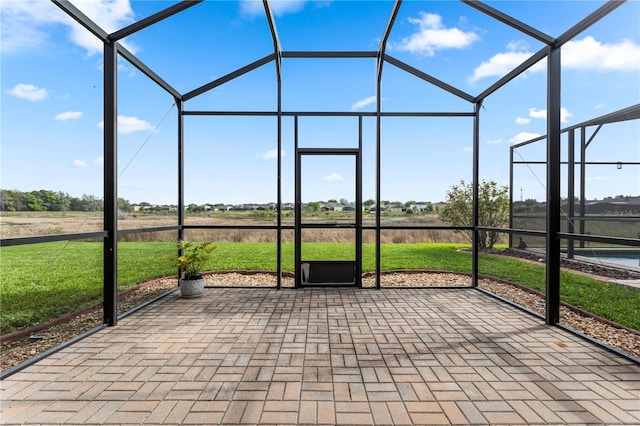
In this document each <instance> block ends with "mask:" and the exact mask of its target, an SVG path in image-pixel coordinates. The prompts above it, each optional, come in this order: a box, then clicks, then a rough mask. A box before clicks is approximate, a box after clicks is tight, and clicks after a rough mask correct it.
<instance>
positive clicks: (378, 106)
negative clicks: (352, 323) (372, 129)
mask: <svg viewBox="0 0 640 426" xmlns="http://www.w3.org/2000/svg"><path fill="white" fill-rule="evenodd" d="M383 62H384V59H383V57H382V56H380V55H379V56H378V75H377V78H376V289H380V267H381V265H380V263H381V262H380V244H381V239H382V233H381V232H380V226H381V219H380V218H381V216H380V215H381V210H382V205H381V197H382V192H381V189H380V187H381V182H382V177H381V172H380V168H381V165H382V161H381V153H382V146H381V145H382V142H381V141H382V136H381V126H382V116H381V113H380V112H381V110H382V65H383Z"/></svg>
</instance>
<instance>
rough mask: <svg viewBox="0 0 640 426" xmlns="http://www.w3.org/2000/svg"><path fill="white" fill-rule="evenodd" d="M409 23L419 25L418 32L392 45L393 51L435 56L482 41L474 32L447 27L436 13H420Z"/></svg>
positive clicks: (410, 19)
mask: <svg viewBox="0 0 640 426" xmlns="http://www.w3.org/2000/svg"><path fill="white" fill-rule="evenodd" d="M409 22H410V23H411V24H414V25H417V26H418V30H417V31H416V32H415V33H413V34H411V35H410V36H409V37H405V38H403V39H402V41H400V43H390V44H389V47H390V48H391V49H394V50H402V51H408V52H411V53H418V54H421V55H425V56H433V55H435V53H436V50H443V49H462V48H465V47H467V46H470V45H471V44H472V43H474V42H476V41H478V40H480V37H479V36H478V35H477V34H476V33H474V32H472V31H468V32H465V31H463V30H461V29H460V28H447V27H445V26H444V25H443V24H442V17H441V16H440V15H437V14H434V13H425V12H420V16H419V17H418V18H409Z"/></svg>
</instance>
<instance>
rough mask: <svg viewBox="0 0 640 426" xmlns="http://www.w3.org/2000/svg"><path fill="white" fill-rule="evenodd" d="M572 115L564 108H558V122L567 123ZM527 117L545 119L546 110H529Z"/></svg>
mask: <svg viewBox="0 0 640 426" xmlns="http://www.w3.org/2000/svg"><path fill="white" fill-rule="evenodd" d="M572 116H573V114H572V113H570V112H569V110H568V109H566V108H565V107H561V108H560V122H561V123H567V122H568V121H569V117H572ZM529 117H531V118H542V119H545V120H546V118H547V110H546V109H537V108H529Z"/></svg>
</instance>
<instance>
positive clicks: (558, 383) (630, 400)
mask: <svg viewBox="0 0 640 426" xmlns="http://www.w3.org/2000/svg"><path fill="white" fill-rule="evenodd" d="M0 390H1V391H2V394H1V398H2V402H1V411H0V415H1V421H2V423H3V424H47V425H49V424H202V425H206V424H233V425H236V424H341V425H357V424H404V425H409V424H412V425H413V424H416V425H417V424H473V425H476V424H607V425H610V424H635V425H638V424H640V366H638V365H635V364H633V363H631V362H630V361H628V360H626V359H624V358H622V357H620V356H617V355H616V354H613V353H610V352H608V351H606V350H603V349H601V348H599V347H597V346H595V345H593V344H591V343H589V342H587V341H584V340H582V339H580V338H578V337H576V336H573V335H571V334H569V333H567V332H565V331H563V330H561V329H558V328H557V327H548V326H545V325H544V324H543V323H542V321H541V320H540V319H538V318H535V317H532V316H530V315H528V314H526V313H523V312H521V311H519V310H517V309H515V308H513V307H510V306H508V305H506V304H504V303H502V302H500V301H498V300H495V299H493V298H491V297H489V296H487V295H485V294H483V293H481V292H479V291H476V290H473V289H383V290H360V289H348V288H347V289H345V288H340V289H338V288H335V289H333V288H329V289H327V288H312V289H304V290H280V291H277V290H274V289H261V288H250V289H219V288H218V289H211V288H210V289H207V290H206V294H205V296H204V297H202V298H200V299H189V300H186V299H181V298H179V297H178V295H177V294H176V295H171V296H168V297H167V298H165V299H163V300H162V301H160V302H157V303H154V304H152V305H150V306H148V307H146V308H144V309H142V310H141V311H138V312H137V313H135V314H133V315H131V316H129V317H127V318H125V319H124V320H121V321H120V322H119V324H118V326H117V327H112V328H108V329H105V330H103V331H100V332H98V333H96V334H94V335H92V336H90V337H88V338H85V339H83V340H82V341H80V342H77V343H75V344H73V345H71V346H70V347H69V348H66V349H64V350H62V351H60V352H58V353H56V354H54V355H52V356H50V357H48V358H46V359H43V360H41V361H39V362H38V363H36V364H35V365H33V366H30V367H28V368H26V369H24V370H22V371H20V372H18V373H16V374H14V375H12V376H10V377H8V378H7V379H5V380H3V381H2V382H0Z"/></svg>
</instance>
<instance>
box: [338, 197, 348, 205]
mask: <svg viewBox="0 0 640 426" xmlns="http://www.w3.org/2000/svg"><path fill="white" fill-rule="evenodd" d="M340 204H342V205H343V206H346V205H347V204H349V200H347V199H346V198H340Z"/></svg>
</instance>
